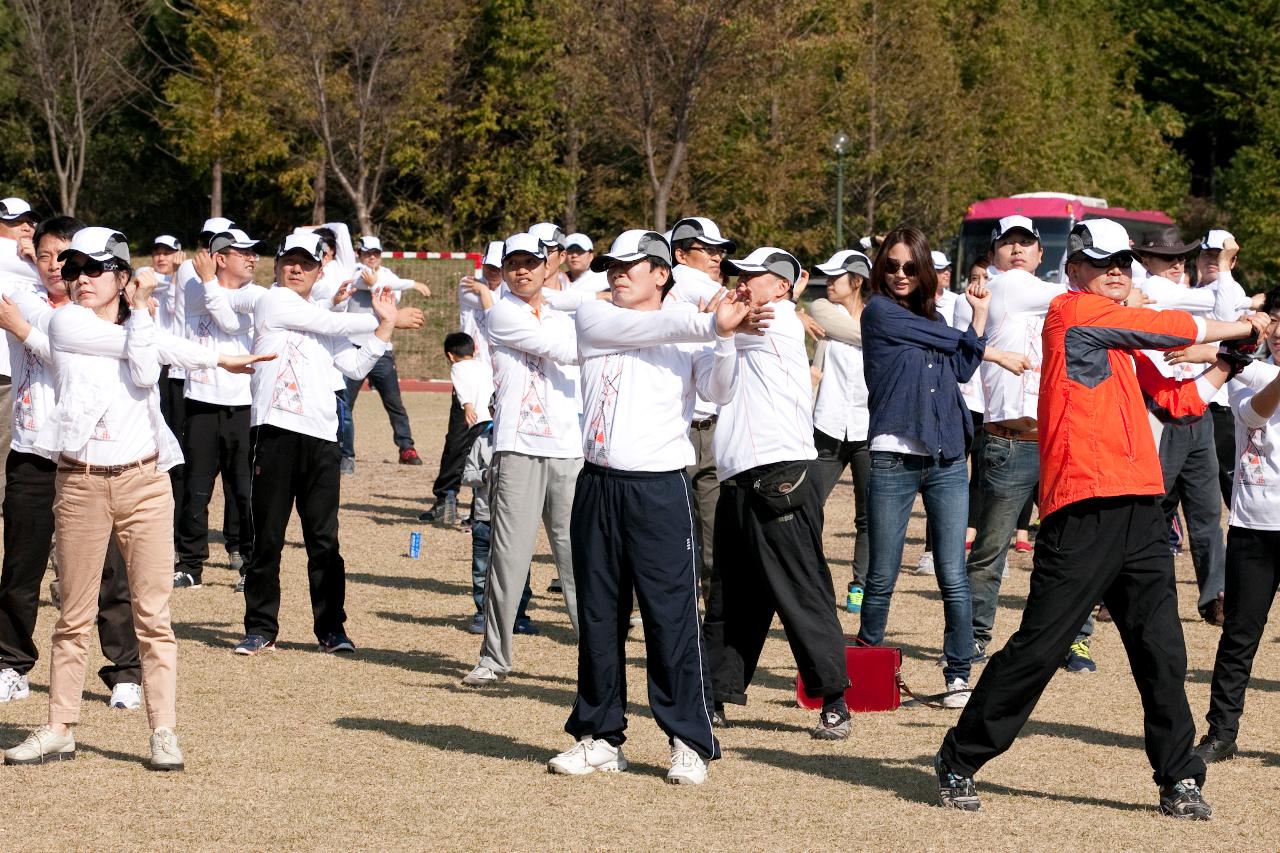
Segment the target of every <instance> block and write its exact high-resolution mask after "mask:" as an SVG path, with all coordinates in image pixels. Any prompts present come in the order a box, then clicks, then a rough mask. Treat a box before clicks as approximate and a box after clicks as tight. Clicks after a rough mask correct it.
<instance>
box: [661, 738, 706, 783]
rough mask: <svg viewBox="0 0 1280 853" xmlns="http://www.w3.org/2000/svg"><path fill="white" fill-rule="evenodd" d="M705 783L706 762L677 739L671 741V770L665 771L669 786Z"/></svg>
mask: <svg viewBox="0 0 1280 853" xmlns="http://www.w3.org/2000/svg"><path fill="white" fill-rule="evenodd" d="M705 781H707V762H705V761H703V760H702V756H701V755H698V753H696V752H694V751H693V750H692V749H690V748H689V747H688V746H686V745H685V742H684V741H682V740H680V738H678V737H674V738H672V739H671V769H670V770H668V771H667V784H669V785H701V784H702V783H703V782H705Z"/></svg>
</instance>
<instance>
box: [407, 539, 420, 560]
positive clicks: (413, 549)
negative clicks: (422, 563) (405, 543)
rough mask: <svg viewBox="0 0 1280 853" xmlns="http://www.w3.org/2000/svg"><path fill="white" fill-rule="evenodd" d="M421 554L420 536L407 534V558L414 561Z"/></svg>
mask: <svg viewBox="0 0 1280 853" xmlns="http://www.w3.org/2000/svg"><path fill="white" fill-rule="evenodd" d="M421 553H422V534H421V533H410V534H409V556H410V557H412V558H413V559H415V560H416V559H418V555H419V554H421Z"/></svg>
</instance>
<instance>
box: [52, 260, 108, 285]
mask: <svg viewBox="0 0 1280 853" xmlns="http://www.w3.org/2000/svg"><path fill="white" fill-rule="evenodd" d="M118 269H120V264H118V263H117V262H116V261H94V260H90V261H83V262H82V261H67V262H66V263H64V264H63V265H62V272H61V275H62V280H63V281H75V280H76V279H78V278H79V277H80V276H82V275H87V276H88V277H89V278H97V277H98V276H100V275H102V274H103V273H106V272H114V271H116V270H118Z"/></svg>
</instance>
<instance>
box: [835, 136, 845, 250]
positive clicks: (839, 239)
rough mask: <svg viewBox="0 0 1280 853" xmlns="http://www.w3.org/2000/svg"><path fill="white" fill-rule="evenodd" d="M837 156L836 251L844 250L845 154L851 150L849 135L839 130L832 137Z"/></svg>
mask: <svg viewBox="0 0 1280 853" xmlns="http://www.w3.org/2000/svg"><path fill="white" fill-rule="evenodd" d="M831 150H832V151H834V152H835V155H836V251H837V252H838V251H840V250H841V249H843V248H844V154H845V152H846V151H848V150H849V134H847V133H845V132H844V131H843V130H837V131H836V133H835V135H834V136H832V137H831Z"/></svg>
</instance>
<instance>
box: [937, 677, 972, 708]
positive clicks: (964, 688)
mask: <svg viewBox="0 0 1280 853" xmlns="http://www.w3.org/2000/svg"><path fill="white" fill-rule="evenodd" d="M955 691H959V692H955ZM970 694H971V691H970V690H969V682H967V681H965V680H964V679H963V678H953V679H951V680H950V681H948V682H947V695H946V696H943V697H942V706H943V707H944V708H963V707H964V706H965V705H968V704H969V696H970Z"/></svg>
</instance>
